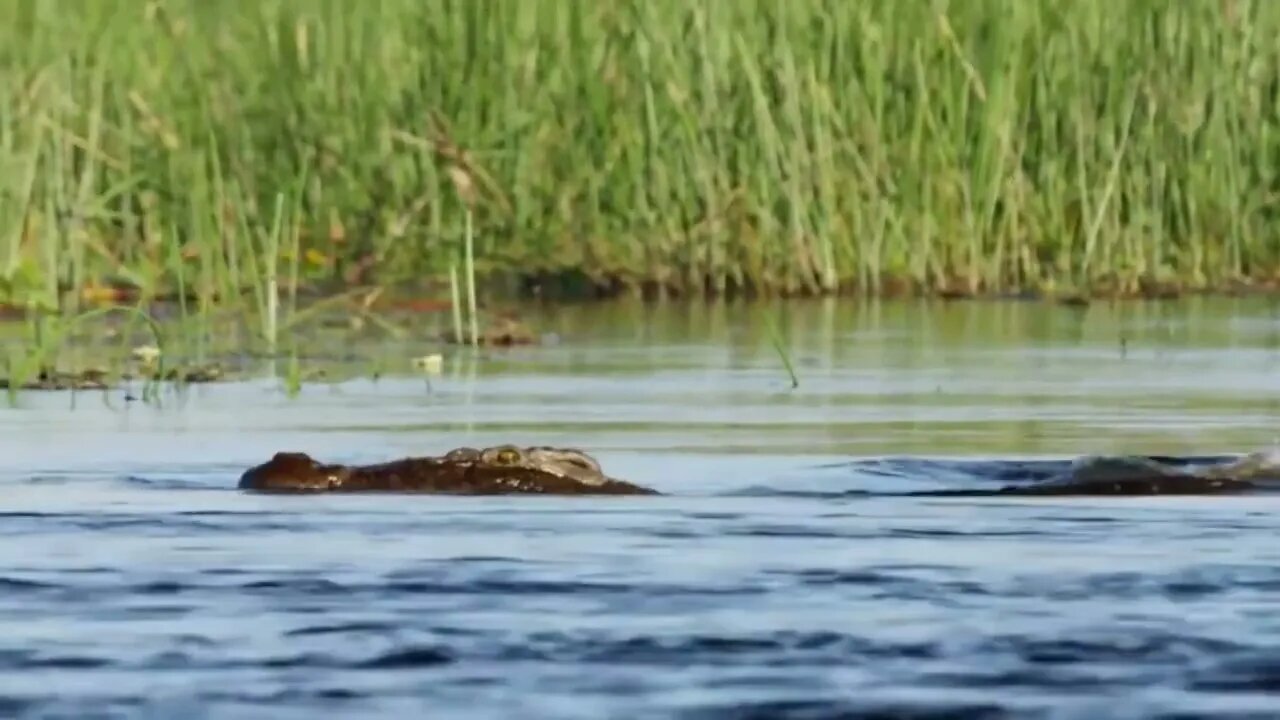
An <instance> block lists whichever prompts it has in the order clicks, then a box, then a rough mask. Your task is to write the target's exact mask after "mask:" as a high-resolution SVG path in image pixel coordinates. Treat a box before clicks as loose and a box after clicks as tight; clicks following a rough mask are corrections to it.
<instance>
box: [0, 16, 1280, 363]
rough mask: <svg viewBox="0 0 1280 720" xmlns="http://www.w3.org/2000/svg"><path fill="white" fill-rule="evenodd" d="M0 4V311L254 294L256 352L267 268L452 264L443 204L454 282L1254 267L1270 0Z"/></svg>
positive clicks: (1107, 276) (1268, 84)
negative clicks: (456, 178)
mask: <svg viewBox="0 0 1280 720" xmlns="http://www.w3.org/2000/svg"><path fill="white" fill-rule="evenodd" d="M6 18H7V20H6V22H5V23H4V24H3V26H0V59H2V60H3V63H4V67H5V68H6V71H5V72H4V73H2V74H0V167H2V168H4V172H3V173H0V302H6V301H7V302H16V303H22V304H30V305H41V306H46V307H47V306H62V305H64V304H65V303H67V302H68V299H67V295H66V293H65V292H63V291H65V290H66V289H67V288H77V287H80V286H81V285H83V284H85V283H92V282H105V281H111V280H116V281H125V282H129V283H132V284H135V285H137V286H139V287H142V288H144V290H145V292H146V293H150V294H155V293H161V292H173V291H174V289H175V288H176V287H178V286H181V287H182V288H184V294H189V295H190V296H191V298H192V300H193V303H194V304H193V305H192V310H193V311H198V312H201V313H207V312H209V310H210V308H212V307H214V306H215V305H224V306H225V305H232V306H234V305H238V304H241V303H242V302H244V301H243V300H242V298H244V297H246V296H250V297H254V298H256V303H254V304H256V306H257V308H258V309H259V311H260V312H261V313H262V314H263V323H264V324H263V334H264V335H265V336H266V337H267V338H268V344H271V342H272V340H273V339H274V336H275V333H276V332H277V330H278V327H279V326H278V323H277V321H276V320H275V313H276V306H275V302H276V300H275V299H274V298H276V290H275V289H274V288H273V285H275V284H276V283H277V282H279V281H280V280H281V279H282V277H281V276H280V275H279V274H277V272H276V268H277V267H278V261H280V260H281V257H280V256H281V255H282V254H283V255H286V256H287V257H285V258H284V259H283V261H284V262H287V263H288V265H286V267H288V268H289V272H288V273H287V275H288V277H289V278H290V281H291V282H292V284H293V290H292V291H290V292H296V288H297V285H298V284H299V283H305V284H317V283H324V282H330V283H332V284H333V285H343V284H351V283H357V284H359V283H377V284H382V283H396V282H401V281H410V280H413V281H416V280H423V279H434V278H447V277H448V276H449V272H450V268H451V267H453V266H454V264H455V263H456V262H457V258H458V248H459V247H461V246H462V245H463V242H464V240H463V238H464V235H465V234H466V232H467V229H468V218H470V220H471V221H473V222H474V228H473V229H474V240H475V245H474V248H473V251H474V273H475V274H476V275H477V276H479V277H481V278H484V277H486V276H489V275H491V274H493V273H495V272H504V271H505V272H514V273H526V274H534V273H561V272H567V271H573V272H576V273H580V274H582V275H585V276H586V277H587V278H589V279H591V280H594V281H597V282H600V283H605V282H611V283H616V284H620V285H622V286H626V287H634V288H640V287H644V286H656V287H659V288H662V289H664V290H667V291H671V292H680V293H702V292H721V291H726V290H732V289H742V288H749V289H753V290H757V291H761V292H768V293H821V292H830V291H837V290H842V291H849V290H852V291H862V292H878V291H881V290H884V289H887V288H888V287H889V285H890V284H893V285H894V286H899V285H903V284H905V285H908V286H912V287H918V288H922V289H926V290H938V289H953V290H954V289H961V290H1000V289H1018V288H1053V287H1075V288H1082V289H1087V288H1094V287H1099V286H1106V287H1112V288H1122V289H1123V288H1133V287H1136V286H1137V285H1138V284H1140V283H1149V282H1157V283H1169V284H1174V285H1178V286H1183V287H1207V288H1221V287H1223V286H1224V285H1226V284H1228V283H1230V282H1233V281H1236V280H1240V279H1246V278H1253V279H1260V278H1270V279H1276V278H1280V234H1278V230H1277V228H1280V223H1278V221H1280V44H1278V43H1276V42H1275V38H1276V37H1280V4H1276V3H1272V2H1268V1H1267V0H1187V1H1186V2H1173V3H1170V2H1165V1H1163V0H1130V1H1128V2H1113V1H1110V0H1074V1H1073V2H1061V1H1060V0H965V1H964V2H959V1H953V2H945V1H942V0H938V1H936V2H929V1H926V0H906V1H904V2H875V1H872V0H795V1H794V2H783V3H777V2H763V1H758V0H757V1H751V0H744V1H741V2H739V1H736V0H711V1H710V2H695V3H690V2H681V1H678V0H643V1H642V0H618V1H617V2H608V3H595V2H586V1H585V0H568V1H560V0H532V1H525V0H491V1H488V2H483V3H479V2H461V1H458V0H384V1H383V2H378V3H361V2H347V1H346V0H299V1H296V2H286V1H284V0H266V1H259V0H253V1H250V0H226V1H225V2H216V3H213V2H204V1H203V0H150V1H148V2H136V1H134V0H103V1H102V2H97V3H84V2H78V1H77V0H11V2H10V4H9V6H8V10H7V13H6ZM451 168H452V170H451ZM454 171H461V172H463V173H465V175H466V177H467V178H468V179H469V180H470V181H471V182H472V183H473V186H474V187H473V189H474V197H472V198H470V199H469V200H468V201H463V200H462V199H460V198H459V197H458V193H456V192H455V191H454V188H451V187H450V173H451V172H454ZM282 197H283V198H284V201H283V202H284V203H285V204H284V205H282V204H281V202H282V201H281V200H280V198H282ZM468 213H470V214H468ZM281 223H284V226H282V225H281ZM468 258H470V255H468ZM294 278H296V282H293V279H294ZM252 306H253V305H252V304H250V305H248V307H252Z"/></svg>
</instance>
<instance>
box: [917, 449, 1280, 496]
mask: <svg viewBox="0 0 1280 720" xmlns="http://www.w3.org/2000/svg"><path fill="white" fill-rule="evenodd" d="M1267 490H1270V491H1280V450H1266V451H1260V452H1254V453H1250V454H1248V455H1244V456H1241V457H1207V458H1176V457H1157V456H1142V455H1133V456H1088V457H1083V458H1080V459H1078V460H1076V461H1075V462H1073V463H1072V464H1071V466H1070V467H1069V468H1068V469H1067V470H1066V472H1063V473H1060V474H1058V475H1054V476H1052V477H1049V478H1047V479H1043V478H1042V479H1039V481H1037V482H1031V483H1027V484H1011V485H1005V486H1003V487H1000V488H995V489H958V490H926V491H921V492H915V493H911V494H912V495H933V496H938V495H949V496H957V495H960V496H965V495H967V496H978V495H985V496H991V495H1057V496H1066V495H1226V494H1238V493H1252V492H1259V491H1267Z"/></svg>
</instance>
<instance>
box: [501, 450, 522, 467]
mask: <svg viewBox="0 0 1280 720" xmlns="http://www.w3.org/2000/svg"><path fill="white" fill-rule="evenodd" d="M497 459H498V462H500V463H502V464H503V465H514V464H515V463H516V461H518V460H519V459H520V453H518V452H516V451H515V450H512V449H511V448H503V449H501V450H499V451H498V456H497Z"/></svg>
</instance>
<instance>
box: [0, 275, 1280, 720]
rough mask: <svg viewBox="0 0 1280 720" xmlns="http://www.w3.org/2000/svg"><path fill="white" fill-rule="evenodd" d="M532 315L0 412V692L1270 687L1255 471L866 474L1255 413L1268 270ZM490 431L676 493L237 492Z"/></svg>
mask: <svg viewBox="0 0 1280 720" xmlns="http://www.w3.org/2000/svg"><path fill="white" fill-rule="evenodd" d="M770 312H773V313H776V318H777V323H778V327H779V332H780V333H781V335H782V337H783V338H784V341H785V343H786V345H787V347H788V348H789V352H790V357H791V359H792V361H793V362H794V364H795V369H796V373H797V376H798V380H799V386H798V387H796V388H792V387H791V384H790V381H789V378H788V376H787V373H786V371H785V370H784V369H783V366H782V363H781V362H780V360H779V357H778V355H777V354H776V352H775V351H774V349H773V348H772V347H771V345H770V343H769V335H768V334H767V333H766V332H765V330H764V328H765V327H766V323H765V318H766V313H770ZM526 316H527V317H528V318H529V319H530V321H531V322H532V323H533V324H535V325H536V326H537V327H538V328H540V329H541V330H543V331H545V332H547V333H550V334H553V335H554V337H551V338H549V340H551V342H549V343H548V344H546V345H543V346H540V347H535V348H518V349H510V350H498V351H486V352H482V353H480V354H479V355H478V356H477V355H473V354H471V353H470V352H469V351H466V350H456V349H455V350H450V351H447V354H446V357H445V367H444V371H443V374H442V375H440V376H438V377H434V378H431V379H430V382H428V381H427V379H425V378H423V377H418V376H414V375H413V373H412V371H411V370H409V369H408V368H409V367H410V363H409V358H411V357H412V356H414V355H415V354H419V353H421V352H423V351H424V350H425V349H429V348H430V344H429V343H414V342H408V341H397V342H396V343H390V342H387V343H382V344H377V343H373V342H368V343H365V344H363V345H359V346H358V347H357V348H356V350H357V351H360V352H366V353H367V354H368V355H378V356H379V357H381V358H383V359H384V360H383V364H384V366H386V367H388V368H389V371H388V372H387V373H386V374H383V375H382V376H381V377H380V378H378V379H377V380H373V379H368V378H365V379H361V378H358V377H357V378H350V379H343V380H340V381H338V380H335V381H333V382H330V383H327V384H308V385H306V386H304V387H303V389H302V392H301V394H300V395H298V396H297V397H292V398H291V397H289V396H288V395H287V394H286V393H285V392H283V390H282V383H281V381H280V380H278V379H273V378H271V377H254V378H249V379H244V380H237V381H234V382H228V383H223V384H219V385H209V386H195V387H191V388H189V389H188V390H187V391H186V392H185V393H183V394H172V393H169V394H165V395H164V396H162V398H161V402H160V403H158V404H146V403H140V402H134V403H126V402H123V401H122V399H121V397H120V393H111V394H109V395H108V396H107V397H105V398H104V396H103V395H102V394H101V393H79V394H76V395H74V397H73V396H72V394H70V393H26V394H23V395H21V396H20V398H19V401H18V404H17V406H16V407H8V406H5V407H4V408H3V409H0V438H3V440H2V441H0V445H2V452H0V485H2V486H3V497H4V500H3V502H0V717H5V718H10V717H12V718H76V719H82V718H85V719H87V718H191V719H197V718H311V717H314V716H315V715H316V714H317V713H326V714H328V715H329V716H334V717H343V718H362V717H391V716H393V715H396V714H400V713H407V714H409V716H412V717H425V716H429V717H467V718H513V717H520V718H606V717H608V718H836V717H839V718H1005V717H1010V718H1055V719H1056V718H1081V719H1095V718H1170V719H1171V718H1196V717H1215V718H1245V717H1249V718H1254V717H1257V718H1262V717H1267V718H1274V717H1280V614H1277V612H1276V608H1277V607H1278V605H1277V603H1278V601H1280V543H1277V541H1276V539H1277V537H1280V513H1278V512H1277V511H1278V510H1280V499H1277V497H1274V496H1266V495H1261V496H1256V497H1247V498H1246V497H1180V498H1178V497H1156V498H1078V497H1076V498H1011V497H1002V498H921V497H915V498H903V497H890V496H881V495H879V494H878V493H881V492H884V493H892V492H896V491H900V490H910V489H924V488H932V487H963V486H967V485H981V484H982V483H984V482H985V483H988V484H989V483H990V478H986V477H984V476H983V472H981V471H979V470H975V469H974V468H975V467H977V468H980V467H982V466H975V465H973V464H972V463H970V462H969V461H971V460H973V459H982V460H995V461H1003V460H1018V459H1027V458H1042V459H1065V458H1071V457H1074V456H1078V455H1083V454H1098V453H1164V454H1213V453H1239V452H1247V451H1250V450H1255V449H1259V448H1263V447H1268V446H1270V445H1271V444H1273V443H1275V442H1276V441H1277V439H1278V438H1280V423H1278V422H1277V421H1280V304H1277V303H1276V302H1275V301H1268V300H1260V299H1252V300H1243V299H1242V300H1212V301H1210V300H1199V299H1193V300H1188V301H1181V302H1166V303H1131V304H1121V305H1116V306H1111V305H1095V306H1094V307H1091V308H1088V309H1081V308H1069V307H1058V306H1051V305H1042V304H1030V303H981V302H972V303H956V304H937V303H932V304H927V303H908V302H902V303H874V304H859V303H853V302H834V301H826V302H794V303H789V304H783V305H778V306H776V307H774V308H772V309H766V308H762V307H760V306H747V305H722V306H714V307H711V308H707V307H705V306H698V307H689V306H681V305H666V306H644V305H638V304H628V303H619V304H609V305H603V306H588V307H573V306H568V307H558V308H529V309H527V310H526ZM353 352H354V353H355V355H359V352H356V351H353ZM320 355H321V353H317V354H316V357H313V358H311V359H305V358H304V362H305V363H309V364H310V365H315V366H318V365H322V364H324V363H326V362H329V363H331V364H334V363H336V362H337V361H334V360H325V359H323V358H321V357H320ZM387 358H389V359H387ZM364 361H367V357H366V358H365V360H358V361H352V360H350V359H348V361H347V362H348V364H350V363H351V362H355V363H356V364H357V365H358V364H359V362H364ZM397 363H399V364H398V365H397ZM398 368H403V369H402V370H397V369H398ZM108 400H109V402H106V401H108ZM500 442H515V443H519V444H548V445H569V446H575V447H581V448H583V449H586V450H588V451H589V452H591V453H593V454H594V455H596V456H597V457H598V458H599V459H600V460H601V462H602V463H603V465H604V467H605V468H606V470H607V471H608V472H609V473H610V474H612V475H615V476H618V477H623V478H626V479H629V480H632V481H634V482H638V483H641V484H645V485H649V486H652V487H655V488H657V489H659V490H662V491H664V492H665V493H667V494H666V495H664V496H661V497H640V498H603V499H601V498H596V499H589V498H573V499H557V498H545V497H541V498H453V497H449V498H443V497H403V496H343V497H336V496H327V497H280V496H255V495H250V494H243V493H240V492H238V491H236V490H235V489H234V486H235V483H236V480H237V478H238V476H239V473H240V472H242V471H243V470H244V469H245V468H246V467H248V466H250V465H254V464H257V463H259V462H262V461H263V460H265V459H266V458H268V457H270V455H271V454H272V453H274V452H276V451H279V450H300V451H306V452H310V453H312V454H313V455H316V456H317V457H319V458H321V459H324V460H327V461H342V462H368V461H378V460H384V459H389V458H392V457H399V456H403V455H406V454H434V453H440V452H443V451H445V450H447V449H449V448H452V447H455V446H458V445H486V444H496V443H500Z"/></svg>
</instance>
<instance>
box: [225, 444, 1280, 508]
mask: <svg viewBox="0 0 1280 720" xmlns="http://www.w3.org/2000/svg"><path fill="white" fill-rule="evenodd" d="M998 465H999V467H998V468H992V469H991V473H990V474H991V478H992V479H994V480H999V481H1003V482H1006V483H1008V484H1005V485H1003V486H1002V487H996V488H992V487H987V488H961V489H945V490H943V489H939V490H921V491H914V492H907V493H903V494H905V495H911V496H932V497H939V496H952V497H954V496H1005V495H1018V496H1037V495H1038V496H1071V495H1076V496H1095V495H1224V494H1232V493H1250V492H1258V491H1266V490H1271V491H1280V450H1270V451H1263V452H1255V453H1251V454H1249V455H1244V456H1241V457H1225V456H1215V457H1199V458H1196V457H1190V458H1187V457H1184V458H1178V457H1160V456H1142V455H1134V456H1090V457H1083V458H1080V459H1078V460H1076V461H1075V462H1073V463H1071V464H1070V465H1069V466H1067V467H1065V468H1063V467H1061V466H1058V469H1057V471H1055V472H1054V473H1051V474H1047V473H1045V472H1044V471H1043V470H1039V471H1037V470H1035V469H1033V466H1032V465H1030V464H1024V463H1019V462H1009V463H999V464H998ZM239 487H240V488H241V489H244V490H255V491H260V492H399V493H428V494H441V495H520V494H534V495H660V494H661V493H659V492H658V491H656V490H652V489H650V488H646V487H643V486H640V485H635V484H633V483H629V482H626V481H624V480H618V479H615V478H611V477H609V476H608V475H606V474H605V473H604V471H603V470H602V469H601V468H600V464H599V463H598V462H596V460H595V458H592V457H591V456H590V455H588V454H586V453H584V452H582V451H580V450H573V449H566V448H551V447H517V446H515V445H499V446H497V447H491V448H486V449H484V450H477V449H474V448H459V449H457V450H453V451H450V452H448V453H446V454H445V455H442V456H435V457H411V458H403V459H400V460H392V461H390V462H385V463H378V464H373V465H337V464H333V465H329V464H324V463H321V462H319V461H317V460H316V459H314V458H312V457H311V456H310V455H307V454H305V453H296V452H281V453H276V455H275V456H274V457H272V458H271V459H270V460H269V461H267V462H265V463H263V464H261V465H258V466H256V467H253V468H250V469H248V470H246V471H245V472H244V474H243V475H242V476H241V477H240V483H239Z"/></svg>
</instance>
